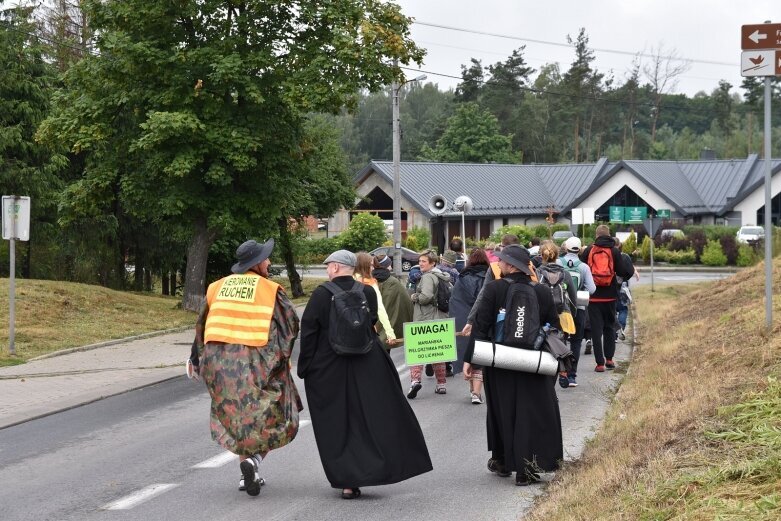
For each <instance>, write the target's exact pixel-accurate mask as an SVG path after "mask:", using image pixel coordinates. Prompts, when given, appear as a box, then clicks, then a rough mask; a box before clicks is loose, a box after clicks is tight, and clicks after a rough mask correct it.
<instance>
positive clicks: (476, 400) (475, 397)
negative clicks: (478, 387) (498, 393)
mask: <svg viewBox="0 0 781 521" xmlns="http://www.w3.org/2000/svg"><path fill="white" fill-rule="evenodd" d="M472 403H473V404H475V405H480V404H481V403H483V397H482V396H480V395H479V394H477V393H472Z"/></svg>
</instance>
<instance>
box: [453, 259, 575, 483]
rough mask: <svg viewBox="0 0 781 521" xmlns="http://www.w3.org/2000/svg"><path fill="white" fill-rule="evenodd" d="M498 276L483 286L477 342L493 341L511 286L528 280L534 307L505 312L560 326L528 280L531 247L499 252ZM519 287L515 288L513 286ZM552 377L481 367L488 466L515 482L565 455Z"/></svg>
mask: <svg viewBox="0 0 781 521" xmlns="http://www.w3.org/2000/svg"><path fill="white" fill-rule="evenodd" d="M498 256H499V266H500V269H501V271H502V278H500V279H497V280H493V281H491V282H489V283H488V284H486V285H485V288H484V289H483V297H482V300H480V302H478V304H477V306H478V308H477V313H476V314H475V323H474V330H473V332H472V334H473V336H474V337H475V339H476V340H484V341H489V342H492V341H495V340H496V336H495V331H494V329H495V324H496V317H497V314H498V313H499V310H500V309H502V308H504V307H505V306H506V305H507V302H506V301H507V295H508V292H509V291H510V288H511V286H512V285H515V284H529V285H531V286H532V289H533V290H534V293H535V295H536V297H537V299H536V300H537V302H536V304H537V307H536V309H531V310H529V309H525V308H521V309H519V310H518V311H517V312H516V310H510V309H507V310H506V313H507V316H515V315H520V314H522V313H523V314H526V315H528V314H530V313H537V314H538V316H539V323H540V324H545V323H548V324H550V325H551V326H553V327H558V325H559V321H558V320H559V319H558V315H557V313H556V306H555V305H554V303H553V297H552V296H551V293H550V291H549V290H548V288H546V287H544V286H543V285H541V284H532V280H531V275H532V273H533V272H532V270H531V268H530V267H529V261H530V260H531V257H530V256H529V251H528V250H526V249H525V248H523V247H521V246H519V245H515V244H513V245H510V246H506V247H505V248H503V249H502V251H501V252H499V254H498ZM516 291H517V290H516ZM473 352H474V344H473V343H472V344H470V346H469V347H468V348H467V352H466V353H465V355H464V375H465V376H469V375H470V373H471V372H472V364H471V362H472V354H473ZM554 382H555V377H552V376H545V375H540V374H533V373H524V372H521V371H512V370H508V369H500V368H498V367H484V368H483V384H484V389H485V399H486V408H487V412H488V417H487V422H486V423H487V433H488V449H489V450H490V451H491V458H490V459H489V460H488V470H489V471H491V472H493V473H495V474H497V475H499V476H502V477H506V476H509V475H510V474H511V473H512V471H515V473H516V474H515V484H516V485H528V484H530V483H533V482H536V481H539V479H540V476H539V472H552V471H554V470H556V469H557V468H558V467H559V462H560V461H561V459H562V458H563V456H564V449H563V445H562V435H561V417H560V415H559V402H558V398H557V397H556V390H555V388H554Z"/></svg>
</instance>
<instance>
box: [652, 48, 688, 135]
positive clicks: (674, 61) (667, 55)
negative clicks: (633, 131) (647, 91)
mask: <svg viewBox="0 0 781 521" xmlns="http://www.w3.org/2000/svg"><path fill="white" fill-rule="evenodd" d="M690 68H691V63H690V62H688V61H686V60H683V59H682V58H680V57H679V56H678V52H677V51H676V50H675V49H670V50H669V51H667V50H666V49H665V48H664V44H661V43H660V44H659V46H658V47H656V49H654V48H651V62H650V63H648V64H646V65H645V66H643V74H644V75H645V78H646V80H647V81H648V83H650V85H651V91H652V93H653V98H652V100H653V107H652V108H651V142H654V141H655V140H656V124H657V122H658V121H659V116H660V114H661V113H662V101H663V100H664V95H665V94H668V93H671V92H675V87H676V86H677V84H678V76H680V75H681V74H683V73H685V72H686V71H688V70H689V69H690Z"/></svg>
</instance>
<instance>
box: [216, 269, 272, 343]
mask: <svg viewBox="0 0 781 521" xmlns="http://www.w3.org/2000/svg"><path fill="white" fill-rule="evenodd" d="M279 288H280V286H279V284H277V283H276V282H272V281H270V280H268V279H267V278H265V277H261V276H260V275H258V274H257V273H252V272H247V273H243V274H241V275H228V276H227V277H224V278H222V279H220V280H218V281H217V282H213V283H211V284H209V289H208V291H207V292H206V302H207V303H208V304H209V315H208V316H207V317H206V328H205V330H204V333H203V339H204V342H223V343H225V344H242V345H245V346H252V347H262V346H265V345H266V344H268V332H269V328H270V327H271V317H272V316H273V314H274V304H275V303H276V298H277V290H279Z"/></svg>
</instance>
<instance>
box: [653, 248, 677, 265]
mask: <svg viewBox="0 0 781 521" xmlns="http://www.w3.org/2000/svg"><path fill="white" fill-rule="evenodd" d="M671 253H672V252H671V251H670V250H667V249H665V248H654V262H667V261H668V260H670V254H671ZM649 259H650V256H649Z"/></svg>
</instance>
